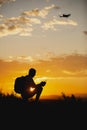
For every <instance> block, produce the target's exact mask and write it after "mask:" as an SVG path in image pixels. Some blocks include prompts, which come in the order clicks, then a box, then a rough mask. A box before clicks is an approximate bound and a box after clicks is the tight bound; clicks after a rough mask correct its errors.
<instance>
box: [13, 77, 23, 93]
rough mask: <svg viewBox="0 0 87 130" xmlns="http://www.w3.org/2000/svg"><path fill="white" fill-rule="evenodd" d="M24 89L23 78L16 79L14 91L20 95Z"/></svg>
mask: <svg viewBox="0 0 87 130" xmlns="http://www.w3.org/2000/svg"><path fill="white" fill-rule="evenodd" d="M24 87H25V76H21V77H17V78H16V79H15V83H14V91H15V92H16V93H19V94H21V93H22V92H23V90H24Z"/></svg>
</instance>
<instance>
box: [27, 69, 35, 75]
mask: <svg viewBox="0 0 87 130" xmlns="http://www.w3.org/2000/svg"><path fill="white" fill-rule="evenodd" d="M35 74H36V70H35V69H34V68H31V69H29V73H28V75H29V76H31V77H34V76H35Z"/></svg>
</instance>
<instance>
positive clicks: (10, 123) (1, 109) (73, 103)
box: [0, 94, 87, 130]
mask: <svg viewBox="0 0 87 130" xmlns="http://www.w3.org/2000/svg"><path fill="white" fill-rule="evenodd" d="M0 117H1V125H3V129H4V127H6V126H7V127H8V129H9V128H10V127H13V128H14V129H17V128H21V127H22V128H23V127H24V129H26V128H28V127H29V128H32V129H33V128H34V129H42V128H43V129H47V128H48V127H49V129H50V128H53V129H58V128H61V129H62V128H63V127H64V129H71V128H73V130H74V129H78V128H81V130H84V129H86V125H87V120H86V118H87V99H81V98H78V99H77V98H75V97H74V95H73V96H72V97H67V96H65V95H63V97H62V99H58V100H47V99H45V100H40V101H39V102H38V103H35V102H34V101H33V100H30V101H23V100H22V99H20V98H17V97H15V96H14V95H8V96H3V95H2V94H1V95H0ZM4 124H7V125H4Z"/></svg>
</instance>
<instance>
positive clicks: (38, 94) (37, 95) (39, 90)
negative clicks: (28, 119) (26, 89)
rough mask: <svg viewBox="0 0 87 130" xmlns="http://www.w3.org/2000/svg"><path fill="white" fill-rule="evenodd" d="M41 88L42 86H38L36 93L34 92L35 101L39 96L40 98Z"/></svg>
mask: <svg viewBox="0 0 87 130" xmlns="http://www.w3.org/2000/svg"><path fill="white" fill-rule="evenodd" d="M42 90H43V88H42V87H38V89H37V93H36V98H35V101H36V102H38V101H39V98H40V95H41V93H42Z"/></svg>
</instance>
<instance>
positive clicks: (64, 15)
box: [59, 14, 71, 18]
mask: <svg viewBox="0 0 87 130" xmlns="http://www.w3.org/2000/svg"><path fill="white" fill-rule="evenodd" d="M59 16H60V17H65V18H68V17H69V16H71V14H62V15H59Z"/></svg>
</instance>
